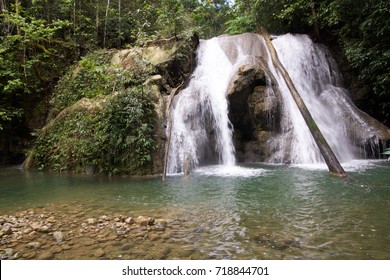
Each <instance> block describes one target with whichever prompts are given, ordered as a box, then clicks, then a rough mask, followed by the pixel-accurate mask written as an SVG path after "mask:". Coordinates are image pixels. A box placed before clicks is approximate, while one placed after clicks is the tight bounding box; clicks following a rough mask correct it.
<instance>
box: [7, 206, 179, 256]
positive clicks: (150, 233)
mask: <svg viewBox="0 0 390 280" xmlns="http://www.w3.org/2000/svg"><path fill="white" fill-rule="evenodd" d="M56 207H58V206H56ZM80 207H82V206H80ZM56 209H57V208H56ZM67 209H68V210H67ZM69 210H73V209H71V208H66V207H64V208H62V210H61V212H60V211H59V212H56V211H50V208H49V207H44V208H41V209H38V208H37V209H36V210H34V211H32V210H27V211H22V212H19V213H16V214H15V215H14V216H12V215H8V216H7V215H2V216H1V215H0V242H1V243H0V244H2V246H3V245H6V246H7V248H6V249H0V259H38V260H47V259H54V258H60V257H63V258H64V259H83V258H90V257H92V258H96V259H100V258H102V257H104V258H106V257H107V258H108V257H110V256H109V255H108V252H112V256H118V257H119V258H124V259H128V258H143V257H146V255H147V254H149V256H148V258H151V259H155V258H166V257H167V254H168V253H169V252H167V251H166V250H161V248H158V247H159V246H156V249H153V252H151V251H149V252H148V249H147V248H150V247H148V246H151V245H155V244H158V243H161V244H165V239H166V238H169V237H172V236H171V235H170V233H169V231H170V230H169V228H170V227H171V221H173V220H166V219H161V218H159V219H154V218H152V217H148V216H139V217H138V218H133V217H131V216H125V215H123V216H122V215H119V214H116V215H113V216H111V217H109V216H107V215H100V216H99V218H94V217H90V218H88V216H87V214H85V213H83V215H77V214H78V213H80V211H79V210H78V211H75V210H74V211H73V212H74V213H73V212H72V213H73V214H70V213H71V212H69ZM81 216H82V217H81ZM175 221H176V220H175ZM176 222H177V221H176ZM176 225H177V227H180V223H176ZM166 230H167V231H168V233H167V232H166ZM135 240H137V241H136V242H135V243H133V242H134V241H135ZM65 241H66V243H65ZM129 241H130V243H127V242H129ZM144 242H146V243H147V244H144ZM136 244H138V245H136ZM135 245H136V247H134V246H135ZM145 246H146V247H145ZM3 247H5V246H3ZM153 248H154V246H153ZM115 251H117V252H115ZM121 251H122V252H121ZM150 253H151V254H150ZM57 254H60V255H57ZM118 254H120V255H118Z"/></svg>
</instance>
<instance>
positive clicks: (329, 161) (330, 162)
mask: <svg viewBox="0 0 390 280" xmlns="http://www.w3.org/2000/svg"><path fill="white" fill-rule="evenodd" d="M260 34H261V35H262V36H263V38H264V39H265V41H266V43H267V47H268V49H269V52H270V54H271V59H272V63H273V65H274V66H275V68H276V69H277V70H278V72H279V73H280V74H281V75H282V77H283V79H284V81H285V82H286V85H287V87H288V89H289V90H290V93H291V95H292V97H293V99H294V101H295V103H296V104H297V106H298V108H299V111H300V112H301V114H302V116H303V118H304V120H305V122H306V124H307V126H308V128H309V130H310V132H311V134H312V135H313V138H314V141H315V142H316V144H317V146H318V148H319V150H320V152H321V155H322V157H323V158H324V160H325V162H326V165H327V166H328V169H329V171H330V173H332V174H333V175H336V176H341V177H344V176H346V173H345V171H344V169H343V167H342V166H341V164H340V162H339V161H338V159H337V157H336V155H335V154H334V153H333V151H332V149H331V148H330V146H329V144H328V142H327V141H326V139H325V137H324V136H323V135H322V133H321V131H320V129H319V128H318V126H317V124H316V122H315V121H314V119H313V117H312V115H311V114H310V112H309V110H308V109H307V107H306V104H305V102H304V101H303V99H302V97H301V96H300V94H299V93H298V91H297V89H296V87H295V85H294V83H293V81H292V80H291V77H290V75H289V74H288V72H287V70H286V69H285V68H284V66H283V65H282V63H281V62H280V60H279V58H278V55H277V53H276V51H275V48H274V46H273V45H272V42H271V39H270V36H269V34H268V32H267V31H266V30H264V29H261V30H260Z"/></svg>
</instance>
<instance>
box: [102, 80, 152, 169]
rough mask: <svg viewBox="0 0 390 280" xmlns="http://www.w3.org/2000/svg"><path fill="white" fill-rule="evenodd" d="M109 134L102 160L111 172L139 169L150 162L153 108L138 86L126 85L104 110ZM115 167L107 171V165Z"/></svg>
mask: <svg viewBox="0 0 390 280" xmlns="http://www.w3.org/2000/svg"><path fill="white" fill-rule="evenodd" d="M105 115H106V116H105V119H106V122H107V126H106V127H105V134H106V135H109V137H108V143H107V148H108V149H107V154H106V161H105V163H106V164H108V166H107V168H106V169H107V170H108V171H110V172H114V173H118V172H119V173H126V172H129V171H133V172H134V171H136V170H137V171H138V172H137V173H139V171H141V173H143V172H144V171H145V169H146V168H147V166H148V164H149V163H150V161H151V152H152V151H153V149H154V140H153V132H154V117H155V116H154V108H153V105H152V103H151V101H150V99H149V97H148V95H147V94H146V93H144V92H143V88H142V87H136V88H129V89H127V90H126V91H125V92H123V93H122V94H118V95H116V96H114V97H113V98H112V99H111V100H110V101H109V102H108V106H107V110H106V112H105ZM111 166H113V167H115V169H114V170H110V167H111Z"/></svg>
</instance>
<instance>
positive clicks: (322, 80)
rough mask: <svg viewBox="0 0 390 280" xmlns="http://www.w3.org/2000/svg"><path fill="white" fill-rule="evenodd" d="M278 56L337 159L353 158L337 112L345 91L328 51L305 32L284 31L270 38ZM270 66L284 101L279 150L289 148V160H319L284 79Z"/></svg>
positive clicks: (318, 152) (283, 150)
mask: <svg viewBox="0 0 390 280" xmlns="http://www.w3.org/2000/svg"><path fill="white" fill-rule="evenodd" d="M272 43H273V45H274V47H275V49H276V51H277V54H278V57H279V59H280V61H281V63H282V64H283V66H284V67H285V68H286V70H287V72H288V73H289V75H290V77H291V79H292V81H293V82H294V85H295V87H296V89H297V91H298V92H299V93H300V95H301V97H302V99H303V100H304V102H305V104H306V106H307V108H308V109H309V111H310V113H311V114H312V116H313V118H314V120H315V121H316V123H317V125H318V127H319V129H320V130H321V132H322V134H323V135H324V137H325V139H326V140H327V141H328V143H329V145H330V147H331V148H332V150H333V151H334V153H335V155H336V156H337V158H338V159H339V160H340V161H342V162H345V161H350V160H352V159H353V158H354V155H353V149H352V145H351V143H350V140H349V137H348V134H347V129H346V122H345V121H344V120H343V119H342V118H343V115H342V114H341V112H339V111H338V108H339V105H338V103H341V102H343V101H342V100H341V97H344V95H345V90H344V89H343V88H341V87H340V86H341V85H340V80H341V79H340V76H339V74H338V73H339V72H338V69H337V67H336V64H335V62H334V61H333V59H332V58H331V56H330V54H329V52H328V51H327V50H326V49H325V48H322V47H321V46H320V45H315V44H314V43H313V42H312V41H311V40H310V38H309V37H308V36H306V35H292V34H287V35H283V36H278V37H275V38H274V40H273V41H272ZM269 68H270V70H271V71H272V72H273V73H274V76H275V78H276V79H277V82H278V85H279V88H280V91H281V94H282V96H283V100H284V109H283V112H284V119H283V122H282V128H283V130H284V134H287V133H289V134H291V135H290V137H284V138H282V140H281V141H280V143H279V145H280V147H281V149H280V152H281V153H285V152H286V150H289V151H290V161H291V163H303V164H307V163H321V162H323V158H322V156H321V153H320V151H319V149H318V147H317V145H316V143H315V141H314V139H313V137H312V135H311V133H310V131H309V129H308V127H307V125H306V123H305V121H304V119H303V117H302V115H301V113H300V111H299V109H298V107H297V105H296V104H295V102H294V100H293V98H292V96H291V94H290V92H289V90H288V88H287V86H286V84H285V82H284V80H283V78H282V77H281V76H280V75H279V74H278V73H277V72H276V70H275V69H274V67H273V65H272V63H271V62H269Z"/></svg>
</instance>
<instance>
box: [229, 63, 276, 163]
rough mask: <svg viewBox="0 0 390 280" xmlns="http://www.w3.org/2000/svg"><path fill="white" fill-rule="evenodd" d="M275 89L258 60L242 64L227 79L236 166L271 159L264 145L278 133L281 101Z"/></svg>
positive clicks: (263, 65)
mask: <svg viewBox="0 0 390 280" xmlns="http://www.w3.org/2000/svg"><path fill="white" fill-rule="evenodd" d="M267 77H268V78H267ZM274 85H275V82H274V80H273V76H272V74H271V72H270V71H269V70H268V68H267V67H266V63H265V61H264V60H263V59H262V58H260V57H251V58H249V59H247V61H244V62H243V63H242V65H241V66H240V67H239V68H238V71H237V72H236V73H235V74H234V75H233V76H232V77H231V79H230V82H229V86H228V92H227V96H228V100H229V104H230V112H229V119H230V120H231V122H232V124H233V126H234V144H235V148H236V156H237V160H238V161H239V162H256V161H265V160H266V159H267V158H268V157H270V153H271V151H270V149H269V148H268V147H267V141H268V140H269V139H270V137H271V136H272V135H274V134H276V133H278V131H279V129H280V102H281V98H280V97H279V98H278V91H277V88H276V87H275V86H274ZM273 89H274V90H273Z"/></svg>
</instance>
